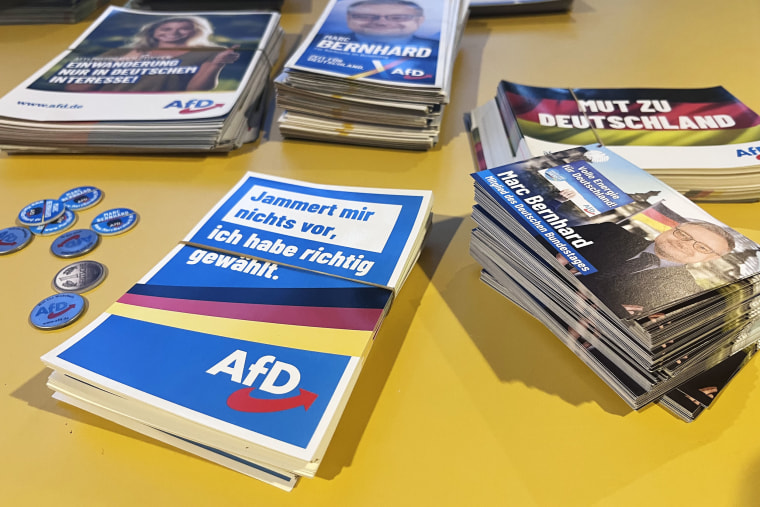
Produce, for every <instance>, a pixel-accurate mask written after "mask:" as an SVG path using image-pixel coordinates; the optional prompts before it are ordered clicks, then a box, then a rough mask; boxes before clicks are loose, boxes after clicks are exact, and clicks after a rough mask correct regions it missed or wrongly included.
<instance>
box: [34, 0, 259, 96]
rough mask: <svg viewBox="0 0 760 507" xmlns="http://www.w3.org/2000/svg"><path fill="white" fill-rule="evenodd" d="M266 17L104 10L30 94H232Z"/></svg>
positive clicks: (254, 47) (257, 40)
mask: <svg viewBox="0 0 760 507" xmlns="http://www.w3.org/2000/svg"><path fill="white" fill-rule="evenodd" d="M270 20H271V16H270V15H269V14H264V13H260V14H252V13H239V14H238V13H236V14H229V13H227V14H219V13H197V14H196V13H192V14H189V13H181V12H178V13H147V12H138V11H129V10H121V9H115V8H112V9H109V10H108V11H107V12H106V13H104V15H103V16H102V17H101V18H100V19H99V21H97V22H96V23H94V24H93V25H92V27H91V28H90V29H89V30H88V31H87V32H85V33H84V34H83V35H82V37H80V38H79V39H78V40H77V41H76V42H75V43H74V46H73V48H72V51H70V52H69V53H68V54H66V55H65V56H64V57H63V58H62V59H60V60H59V61H58V62H56V63H55V64H54V65H52V66H51V67H50V68H49V69H48V70H47V71H46V72H45V73H44V74H43V75H41V76H40V77H39V78H38V79H36V80H35V81H34V82H32V83H31V84H30V85H29V86H28V88H29V89H32V90H47V91H58V92H77V93H99V92H110V93H178V92H188V93H197V92H211V91H215V92H222V91H235V90H237V89H238V88H239V87H240V84H241V82H243V79H244V76H245V74H246V70H247V69H248V67H249V65H250V63H251V61H252V60H253V57H254V55H255V53H256V51H258V49H259V43H260V42H261V39H262V37H263V36H264V34H265V33H266V30H267V26H268V24H269V23H270Z"/></svg>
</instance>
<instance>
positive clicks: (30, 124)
mask: <svg viewBox="0 0 760 507" xmlns="http://www.w3.org/2000/svg"><path fill="white" fill-rule="evenodd" d="M279 19H280V15H279V13H277V12H273V11H268V12H263V11H262V12H253V11H236V12H163V13H160V12H143V11H133V10H128V9H120V8H117V7H110V8H109V9H108V10H106V11H105V12H104V13H103V15H102V16H101V17H100V18H98V20H97V21H96V22H95V23H93V24H92V25H91V26H90V27H89V28H88V29H87V30H86V31H85V33H84V34H83V35H82V36H81V37H79V39H77V40H76V41H75V42H74V43H73V44H72V46H71V47H70V48H69V49H68V50H67V51H65V52H64V53H62V54H61V55H59V56H58V57H56V58H55V59H54V60H53V61H52V62H50V63H49V64H48V65H46V66H45V67H44V68H42V69H41V70H40V71H39V72H37V73H36V74H35V75H33V76H32V77H31V78H29V79H28V80H27V81H25V82H24V83H22V84H21V85H20V86H18V87H17V88H15V89H14V90H12V91H11V92H10V93H8V94H7V95H6V96H5V97H3V98H2V99H0V148H2V149H4V150H6V151H8V152H109V153H112V152H115V151H122V152H155V151H160V152H165V151H177V152H189V151H229V150H232V149H235V148H238V147H239V146H240V145H241V144H243V143H245V142H250V141H253V140H255V139H256V137H257V136H258V132H259V125H258V123H257V120H258V119H260V117H261V115H260V110H261V98H262V96H263V94H264V90H265V89H266V86H267V83H268V81H269V78H270V75H271V69H272V62H273V61H274V60H275V59H276V58H277V55H278V53H279V48H280V45H281V40H282V29H281V28H280V26H279Z"/></svg>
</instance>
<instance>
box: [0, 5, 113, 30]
mask: <svg viewBox="0 0 760 507" xmlns="http://www.w3.org/2000/svg"><path fill="white" fill-rule="evenodd" d="M105 3H107V0H4V1H3V2H0V25H33V24H53V23H78V22H79V21H81V20H83V19H84V18H86V17H87V16H89V15H90V14H91V13H92V12H94V11H95V10H96V9H97V8H98V7H100V6H101V5H103V4H105Z"/></svg>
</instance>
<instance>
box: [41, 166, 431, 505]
mask: <svg viewBox="0 0 760 507" xmlns="http://www.w3.org/2000/svg"><path fill="white" fill-rule="evenodd" d="M430 198H431V195H430V193H429V192H425V191H407V190H386V189H377V188H373V189H359V188H354V187H326V186H322V185H311V184H308V183H304V182H298V181H295V180H286V179H283V178H274V177H269V176H265V175H261V174H255V173H249V174H247V175H246V176H245V177H244V178H243V179H242V180H241V181H240V182H239V184H238V185H236V186H235V188H233V189H232V191H231V192H230V193H229V194H228V195H227V196H225V198H223V199H222V200H221V201H220V202H219V204H218V205H217V206H215V207H214V209H213V210H211V212H210V213H209V215H208V216H207V217H206V218H205V219H203V220H202V221H201V222H200V223H199V224H198V226H197V227H196V228H195V229H194V230H193V231H192V232H191V233H190V234H189V235H188V236H187V238H186V241H184V242H182V243H180V244H179V245H177V246H176V247H175V248H174V249H173V250H172V252H170V253H169V254H168V255H167V256H166V257H165V258H164V259H163V260H161V261H160V262H159V263H158V264H157V265H156V266H155V267H154V268H153V269H152V270H151V271H150V272H149V273H148V274H147V275H146V276H144V277H143V278H142V279H141V280H139V281H138V282H137V283H136V284H135V285H134V286H133V287H132V288H130V289H129V290H128V291H127V292H126V293H125V294H124V295H123V296H121V297H120V298H119V299H118V301H116V302H115V303H114V304H112V305H111V307H109V308H108V309H107V310H106V312H105V313H103V314H102V315H100V316H99V317H97V318H96V319H95V320H94V321H93V322H92V323H90V324H89V325H88V326H87V327H86V328H85V329H83V330H82V331H81V332H79V333H77V334H76V335H75V336H73V337H72V338H70V339H69V340H67V341H66V342H64V343H63V344H61V345H60V346H58V347H56V348H55V349H53V350H52V351H50V352H49V353H47V354H45V355H44V356H43V357H42V360H43V362H44V363H45V364H46V365H48V366H49V367H51V368H52V369H53V370H54V371H53V373H52V374H51V376H50V380H49V386H50V387H51V388H52V389H53V390H55V391H56V397H57V398H58V399H61V400H62V401H65V402H69V403H72V404H74V405H76V406H80V407H82V408H84V409H85V410H90V411H92V412H94V413H96V414H98V415H100V416H102V417H105V418H107V419H110V420H112V421H114V422H116V423H118V424H123V425H125V426H126V427H128V428H131V429H134V430H136V431H138V432H141V433H143V434H146V435H148V436H151V437H153V438H157V439H159V440H161V441H164V442H167V443H170V444H172V445H176V446H178V447H180V448H182V449H184V450H187V451H188V452H192V453H194V454H197V455H199V456H202V457H204V458H206V459H209V460H211V461H214V462H216V463H219V464H222V465H224V466H228V467H230V468H233V469H235V470H238V471H240V472H242V473H246V474H247V475H250V476H252V477H255V478H258V479H261V480H264V481H266V482H269V483H270V484H274V485H276V486H278V487H281V488H283V489H288V490H289V489H292V487H293V485H294V484H295V482H296V480H297V478H298V477H299V476H308V477H312V476H313V475H314V474H315V472H316V470H317V468H318V466H319V463H320V462H321V458H322V456H323V455H324V452H325V451H326V449H327V446H328V443H329V441H330V439H331V437H332V435H333V433H334V431H335V428H336V426H337V423H338V421H339V419H340V416H341V413H342V411H343V409H344V407H345V405H346V403H347V401H348V399H349V396H350V394H351V391H352V389H353V386H354V384H355V382H356V380H357V378H358V376H359V373H360V371H361V368H362V365H363V364H364V361H365V359H366V358H367V355H368V353H369V351H370V349H371V346H372V343H373V341H374V337H375V334H376V333H377V331H378V329H379V327H380V325H381V323H382V321H383V319H384V317H385V315H386V314H387V312H388V310H389V308H390V305H391V302H392V301H393V298H394V296H395V293H396V291H398V289H399V288H400V286H401V283H402V282H403V279H404V277H405V275H406V273H407V272H408V270H409V269H410V265H411V264H412V263H413V262H414V261H415V260H416V258H417V256H418V254H419V249H420V248H421V238H422V237H423V236H424V232H425V230H426V227H427V219H428V216H429V213H430ZM248 203H250V204H248ZM243 210H244V211H245V213H244V212H243ZM343 222H345V223H343ZM328 229H329V230H328ZM283 231H284V232H283ZM307 235H311V236H314V237H315V238H312V237H307ZM320 238H321V239H320ZM360 252H363V253H360ZM281 260H284V261H288V263H289V264H290V265H291V266H288V265H285V264H283V263H280V262H279V261H281ZM292 266H293V267H292ZM304 268H305V269H304ZM188 386H192V389H189V388H188Z"/></svg>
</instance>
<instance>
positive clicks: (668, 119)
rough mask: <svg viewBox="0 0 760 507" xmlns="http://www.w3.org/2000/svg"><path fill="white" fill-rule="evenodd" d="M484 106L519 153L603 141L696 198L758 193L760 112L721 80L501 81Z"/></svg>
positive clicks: (735, 198)
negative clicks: (666, 85)
mask: <svg viewBox="0 0 760 507" xmlns="http://www.w3.org/2000/svg"><path fill="white" fill-rule="evenodd" d="M486 107H487V108H493V107H497V108H498V111H499V112H500V114H501V117H502V120H503V123H504V125H505V129H506V135H507V138H508V139H507V144H508V146H510V147H511V149H512V153H513V155H514V156H515V157H517V158H525V157H526V155H527V156H536V155H540V154H542V153H545V152H551V151H559V150H564V149H568V148H571V147H574V146H579V145H586V144H590V143H599V144H601V145H603V146H606V147H608V148H610V149H611V150H612V151H614V152H616V153H617V154H619V155H621V156H623V157H624V158H626V159H628V160H630V161H631V162H632V163H634V164H636V165H637V166H639V167H641V168H643V169H645V170H646V171H648V172H649V173H651V174H653V175H655V176H657V177H658V178H661V179H662V180H663V181H665V182H666V183H668V184H669V185H670V186H672V187H673V188H675V189H676V190H678V191H680V192H681V193H683V194H685V195H686V196H688V197H689V198H691V199H693V200H699V201H754V200H757V199H758V198H760V164H758V161H757V157H758V155H760V116H758V115H757V114H756V113H755V112H754V111H752V110H751V109H750V108H749V107H747V106H746V105H745V104H743V103H742V102H741V101H739V100H738V99H737V98H736V97H734V96H733V95H731V94H730V93H729V92H728V91H726V90H725V89H724V88H722V87H720V86H716V87H712V88H694V89H654V88H620V89H596V88H573V89H569V88H544V87H537V86H526V85H520V84H516V83H512V82H509V81H502V82H501V83H500V84H499V87H498V92H497V96H496V100H495V103H489V104H488V105H487V106H486ZM474 113H475V114H476V115H482V114H485V113H484V112H483V111H481V112H474ZM492 138H493V136H491V137H489V138H486V141H490V140H491V139H492ZM500 142H504V141H503V140H502V141H500ZM483 148H484V149H485V150H488V149H489V148H488V146H485V145H484V146H483Z"/></svg>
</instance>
